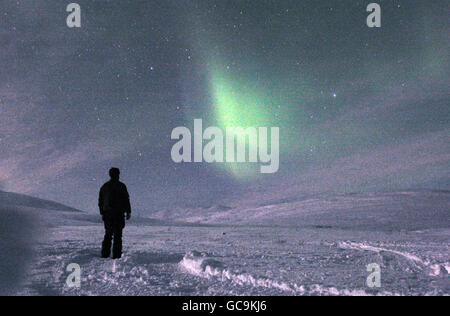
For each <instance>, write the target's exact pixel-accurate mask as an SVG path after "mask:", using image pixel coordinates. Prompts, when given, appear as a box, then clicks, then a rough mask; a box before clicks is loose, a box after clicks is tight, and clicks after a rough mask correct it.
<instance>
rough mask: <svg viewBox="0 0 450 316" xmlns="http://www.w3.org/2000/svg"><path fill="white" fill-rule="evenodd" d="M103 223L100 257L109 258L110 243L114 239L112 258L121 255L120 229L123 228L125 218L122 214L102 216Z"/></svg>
mask: <svg viewBox="0 0 450 316" xmlns="http://www.w3.org/2000/svg"><path fill="white" fill-rule="evenodd" d="M103 222H104V223H105V238H104V239H103V244H102V257H103V258H109V256H110V255H111V245H112V241H113V240H114V245H112V248H113V259H118V258H120V257H122V230H123V229H124V228H125V219H124V215H123V214H117V215H113V216H111V215H110V216H106V215H105V216H103Z"/></svg>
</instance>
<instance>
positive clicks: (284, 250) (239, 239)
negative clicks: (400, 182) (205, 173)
mask: <svg viewBox="0 0 450 316" xmlns="http://www.w3.org/2000/svg"><path fill="white" fill-rule="evenodd" d="M2 197H3V201H7V202H8V203H9V204H8V205H11V206H8V207H5V206H4V204H3V203H5V202H3V203H2V202H1V201H0V248H1V249H2V261H1V263H0V294H3V295H5V294H6V295H133V296H134V295H189V296H192V295H449V294H450V283H449V273H450V219H449V212H448V210H449V209H450V208H449V206H450V205H449V203H450V194H449V192H433V191H428V192H425V191H423V192H419V191H417V192H392V193H371V194H350V195H337V196H331V195H321V196H310V197H298V198H297V197H295V196H294V197H288V198H283V199H268V200H264V201H258V202H256V203H253V204H252V203H242V204H241V203H240V202H238V201H235V202H234V203H232V201H230V203H226V204H222V205H218V206H210V207H204V208H189V209H187V208H185V209H183V208H179V209H176V210H168V211H161V212H159V213H156V214H155V216H156V219H144V218H135V217H133V218H132V220H131V221H130V222H127V227H126V228H125V231H124V255H123V258H122V259H121V260H115V261H114V260H111V259H106V260H105V259H101V258H100V246H101V241H102V238H103V234H104V229H103V225H102V223H101V219H100V217H99V216H98V215H96V214H92V215H89V214H87V213H80V212H74V211H73V209H72V208H67V207H64V206H61V205H60V204H57V203H53V202H50V201H42V200H39V199H33V198H29V197H23V196H20V195H15V194H9V193H7V194H3V195H2ZM24 205H25V206H24ZM239 205H242V207H240V206H239ZM244 205H245V206H244ZM46 206H48V207H50V208H52V210H50V209H44V208H43V207H46ZM72 263H76V264H78V265H80V267H81V270H82V275H81V287H80V288H69V287H68V286H67V284H66V278H67V277H68V272H67V270H66V269H67V267H68V265H69V264H72ZM373 263H376V264H378V265H379V266H380V268H381V271H382V286H381V288H379V289H373V288H369V287H367V286H366V278H367V275H368V273H367V268H366V267H367V265H368V264H373Z"/></svg>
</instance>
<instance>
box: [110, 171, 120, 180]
mask: <svg viewBox="0 0 450 316" xmlns="http://www.w3.org/2000/svg"><path fill="white" fill-rule="evenodd" d="M109 176H110V177H111V180H116V181H118V180H119V178H120V170H119V169H118V168H111V169H110V170H109Z"/></svg>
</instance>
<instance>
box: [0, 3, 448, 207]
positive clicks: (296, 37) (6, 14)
mask: <svg viewBox="0 0 450 316" xmlns="http://www.w3.org/2000/svg"><path fill="white" fill-rule="evenodd" d="M78 3H79V4H80V6H81V8H82V16H83V18H82V19H83V20H82V21H83V24H82V27H81V28H80V29H69V28H67V26H65V24H64V23H65V18H66V16H67V14H66V12H65V5H66V4H61V3H58V2H56V3H55V2H53V1H52V2H49V1H41V0H36V1H3V2H2V6H1V12H0V13H1V15H0V16H1V17H2V18H1V20H0V30H1V31H0V43H1V47H2V49H1V51H0V64H1V66H2V68H1V70H0V79H1V80H0V82H1V83H0V146H1V148H2V150H1V151H0V185H1V187H2V188H3V189H4V190H8V191H14V192H21V193H28V194H33V195H36V196H39V197H42V198H47V199H52V200H56V201H59V202H64V203H66V204H69V205H72V206H74V207H78V208H81V209H84V210H87V211H93V210H94V209H95V195H96V194H97V191H98V187H99V185H101V183H103V182H104V180H105V177H106V171H107V170H108V169H109V168H110V167H111V166H116V167H119V168H121V170H122V175H123V179H124V181H125V182H126V183H127V185H128V187H129V189H130V191H131V192H132V197H133V200H134V203H135V205H134V206H135V208H136V209H138V210H140V211H141V212H146V211H151V210H153V209H155V208H161V207H170V206H173V205H211V204H214V203H218V201H220V200H222V199H224V200H226V199H231V198H233V199H239V198H240V197H241V196H244V195H254V194H260V193H261V194H265V195H266V194H268V195H270V194H271V192H281V193H283V192H286V191H287V190H292V192H294V193H293V194H297V193H298V194H303V193H305V194H306V193H308V192H355V191H372V190H381V191H383V190H403V189H420V188H431V189H446V190H448V189H449V183H450V181H449V180H450V179H449V177H448V168H449V166H450V148H449V146H448V137H449V135H450V129H449V128H450V125H449V122H450V120H449V119H450V115H449V114H450V111H449V107H448V96H449V89H448V70H447V69H448V66H449V60H448V38H447V34H448V31H449V30H448V22H447V19H448V8H447V7H445V5H444V4H443V3H440V2H430V1H421V0H420V1H412V0H411V1H408V0H383V1H378V3H380V5H381V7H382V10H383V11H382V12H383V13H382V14H383V24H382V27H381V28H380V29H370V28H368V27H367V25H366V24H365V21H366V17H367V12H366V6H367V4H368V3H369V2H368V1H362V0H357V1H351V2H349V1H342V0H340V1H338V0H323V1H312V0H304V1H234V0H231V1H218V0H210V1H185V0H173V1H131V0H130V1H128V0H127V1H106V0H104V1H102V0H98V1H87V0H83V1H78ZM194 119H202V120H203V122H204V125H205V126H219V127H221V128H225V127H227V126H241V127H263V126H265V127H272V126H275V127H279V128H280V170H279V172H277V173H276V174H272V175H261V174H260V173H259V172H258V168H259V166H258V165H253V164H236V163H230V164H176V163H174V162H173V161H172V160H171V159H170V150H171V146H172V145H173V143H174V142H173V141H172V140H171V139H170V134H171V131H172V129H173V128H175V127H177V126H187V127H189V128H191V127H192V123H193V120H194ZM295 192H297V193H295ZM274 194H275V193H274Z"/></svg>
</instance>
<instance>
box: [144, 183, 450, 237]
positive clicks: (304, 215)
mask: <svg viewBox="0 0 450 316" xmlns="http://www.w3.org/2000/svg"><path fill="white" fill-rule="evenodd" d="M449 209H450V193H448V192H446V191H407V192H380V193H360V194H343V195H317V196H310V197H304V196H301V195H300V194H299V196H298V197H289V198H285V199H272V200H266V201H256V200H255V201H254V202H253V205H251V204H249V203H247V204H245V205H243V206H239V205H238V206H234V207H209V208H186V209H182V208H179V209H174V210H164V211H159V212H157V213H155V214H152V217H153V218H158V219H162V220H164V219H165V220H178V221H187V222H192V223H202V224H226V225H266V226H291V227H313V228H340V229H359V230H384V231H386V230H387V231H396V230H420V229H430V228H450V212H449V211H448V210H449Z"/></svg>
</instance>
